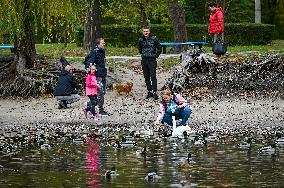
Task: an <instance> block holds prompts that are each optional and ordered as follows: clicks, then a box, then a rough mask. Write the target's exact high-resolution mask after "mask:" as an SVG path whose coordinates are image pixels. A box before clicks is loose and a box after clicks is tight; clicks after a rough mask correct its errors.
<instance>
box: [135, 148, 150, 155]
mask: <svg viewBox="0 0 284 188" xmlns="http://www.w3.org/2000/svg"><path fill="white" fill-rule="evenodd" d="M146 151H147V149H146V146H144V147H143V149H142V150H137V151H136V152H135V153H136V156H141V155H146Z"/></svg>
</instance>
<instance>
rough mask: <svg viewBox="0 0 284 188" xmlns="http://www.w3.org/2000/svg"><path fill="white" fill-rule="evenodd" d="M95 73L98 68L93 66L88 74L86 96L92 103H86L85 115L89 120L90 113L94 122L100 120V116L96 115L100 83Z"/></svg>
mask: <svg viewBox="0 0 284 188" xmlns="http://www.w3.org/2000/svg"><path fill="white" fill-rule="evenodd" d="M95 72H96V66H95V65H92V66H91V69H90V73H88V74H86V96H88V97H89V99H90V101H89V102H86V103H85V107H84V115H85V117H86V118H87V116H88V112H89V111H90V112H91V113H92V115H93V118H94V120H99V119H100V116H99V115H96V105H97V93H98V83H97V78H96V74H95Z"/></svg>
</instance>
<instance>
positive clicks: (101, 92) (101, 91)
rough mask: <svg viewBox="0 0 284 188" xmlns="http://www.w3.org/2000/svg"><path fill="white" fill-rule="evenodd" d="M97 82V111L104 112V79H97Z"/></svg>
mask: <svg viewBox="0 0 284 188" xmlns="http://www.w3.org/2000/svg"><path fill="white" fill-rule="evenodd" d="M97 81H98V84H99V90H98V106H99V110H100V111H103V110H104V103H105V93H106V78H105V77H97Z"/></svg>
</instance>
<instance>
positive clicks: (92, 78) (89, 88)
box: [86, 73, 98, 96]
mask: <svg viewBox="0 0 284 188" xmlns="http://www.w3.org/2000/svg"><path fill="white" fill-rule="evenodd" d="M97 84H98V83H97V78H96V75H95V74H92V73H89V74H87V75H86V96H89V95H97V93H98V86H97Z"/></svg>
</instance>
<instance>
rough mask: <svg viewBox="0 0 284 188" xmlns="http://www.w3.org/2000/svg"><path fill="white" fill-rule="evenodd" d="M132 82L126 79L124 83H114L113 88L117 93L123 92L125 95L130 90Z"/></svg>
mask: <svg viewBox="0 0 284 188" xmlns="http://www.w3.org/2000/svg"><path fill="white" fill-rule="evenodd" d="M132 86H133V83H132V81H131V80H129V81H127V82H126V83H114V84H113V89H114V90H116V92H117V93H118V94H120V93H123V92H124V93H125V94H126V96H128V94H129V93H130V92H131V90H132Z"/></svg>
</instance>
